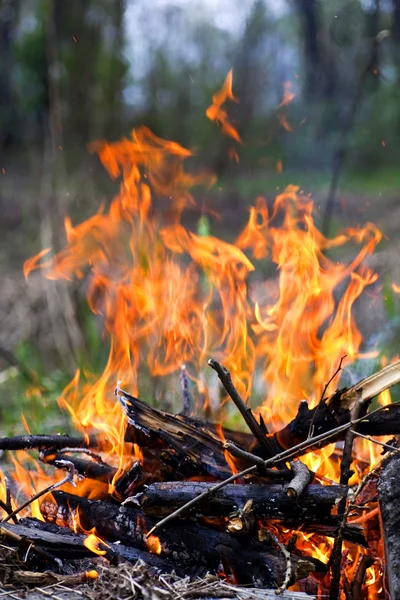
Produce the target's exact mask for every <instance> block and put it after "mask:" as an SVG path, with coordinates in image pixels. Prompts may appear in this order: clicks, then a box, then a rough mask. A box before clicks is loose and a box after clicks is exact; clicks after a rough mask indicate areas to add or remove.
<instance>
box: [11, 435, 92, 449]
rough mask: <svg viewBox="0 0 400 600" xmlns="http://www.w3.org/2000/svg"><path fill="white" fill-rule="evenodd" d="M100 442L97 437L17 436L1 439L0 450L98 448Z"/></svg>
mask: <svg viewBox="0 0 400 600" xmlns="http://www.w3.org/2000/svg"><path fill="white" fill-rule="evenodd" d="M99 444H100V440H99V438H98V437H96V436H90V437H88V436H84V437H71V436H68V435H17V436H15V437H6V438H0V450H32V449H33V448H48V449H54V450H56V449H57V450H61V449H62V448H65V447H74V448H76V447H80V448H87V447H96V446H99Z"/></svg>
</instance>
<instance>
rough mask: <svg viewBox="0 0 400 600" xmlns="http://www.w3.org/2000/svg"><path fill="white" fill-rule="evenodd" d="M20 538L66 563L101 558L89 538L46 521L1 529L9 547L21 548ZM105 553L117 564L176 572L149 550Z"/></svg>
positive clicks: (116, 548) (119, 548)
mask: <svg viewBox="0 0 400 600" xmlns="http://www.w3.org/2000/svg"><path fill="white" fill-rule="evenodd" d="M7 532H10V533H11V536H9V535H7ZM16 536H19V537H21V538H23V540H25V541H27V542H29V541H31V542H33V543H34V545H35V546H37V547H39V548H43V549H44V550H46V551H47V552H49V553H51V555H52V556H55V557H60V558H63V559H69V560H76V559H80V558H83V557H88V556H92V557H93V556H97V555H94V554H93V552H91V550H89V549H88V548H87V547H86V546H85V545H84V543H83V542H84V540H85V538H86V536H85V535H81V534H78V533H72V531H70V530H69V529H66V528H65V527H59V526H58V525H56V524H54V523H43V521H39V520H38V519H34V518H26V519H21V521H20V522H19V523H18V525H14V524H11V523H4V524H3V525H1V529H0V539H1V540H2V543H4V544H6V545H8V546H16V545H18V542H17V539H16ZM104 550H106V551H107V553H108V554H107V558H108V559H109V560H111V561H113V562H115V558H116V557H120V558H122V559H124V560H129V561H130V562H136V561H137V560H139V559H140V560H143V562H145V563H146V565H148V566H149V567H151V568H154V569H160V570H162V571H163V572H165V573H166V572H169V571H171V569H172V568H173V565H172V563H171V562H170V561H168V559H166V558H161V557H159V556H157V555H154V554H150V552H147V551H145V550H139V549H137V548H132V547H129V546H123V545H122V544H114V543H110V544H108V547H106V546H104Z"/></svg>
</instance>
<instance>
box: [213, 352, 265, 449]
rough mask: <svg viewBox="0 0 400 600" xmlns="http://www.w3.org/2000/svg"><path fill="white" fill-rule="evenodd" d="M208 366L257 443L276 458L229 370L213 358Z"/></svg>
mask: <svg viewBox="0 0 400 600" xmlns="http://www.w3.org/2000/svg"><path fill="white" fill-rule="evenodd" d="M208 364H209V365H210V367H211V368H212V369H214V371H215V372H216V373H217V375H218V377H219V379H220V381H221V383H222V385H223V386H224V388H225V390H226V391H227V393H228V394H229V396H230V397H231V398H232V400H233V402H234V404H235V406H236V408H237V409H238V410H239V412H240V414H241V415H242V417H243V419H244V420H245V422H246V424H247V426H248V428H249V429H250V431H251V433H252V434H253V435H254V437H255V438H256V440H257V442H258V443H259V444H260V446H262V447H263V448H264V449H265V450H266V451H267V453H268V456H275V454H276V450H275V448H274V446H273V444H272V442H271V441H270V440H269V439H268V438H267V437H266V435H265V433H264V432H263V430H262V429H261V427H260V425H259V424H258V423H257V421H256V418H255V416H254V415H253V412H252V410H251V408H250V407H249V406H247V404H246V403H245V402H244V401H243V400H242V398H241V397H240V395H239V392H238V391H237V389H236V388H235V386H234V385H233V382H232V377H231V374H230V373H229V371H228V369H226V368H225V367H223V366H222V365H220V364H219V362H217V361H216V360H214V359H213V358H210V360H209V361H208Z"/></svg>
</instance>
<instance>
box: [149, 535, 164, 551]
mask: <svg viewBox="0 0 400 600" xmlns="http://www.w3.org/2000/svg"><path fill="white" fill-rule="evenodd" d="M146 546H147V550H148V551H149V552H151V553H152V554H161V552H162V546H161V542H160V538H158V537H157V536H156V535H149V537H148V538H146Z"/></svg>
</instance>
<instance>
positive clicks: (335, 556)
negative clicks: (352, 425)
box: [329, 394, 365, 600]
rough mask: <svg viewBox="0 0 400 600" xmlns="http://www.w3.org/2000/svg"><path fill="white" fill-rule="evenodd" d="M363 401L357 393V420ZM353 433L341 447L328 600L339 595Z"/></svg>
mask: <svg viewBox="0 0 400 600" xmlns="http://www.w3.org/2000/svg"><path fill="white" fill-rule="evenodd" d="M364 405H365V402H363V401H362V400H361V394H358V398H357V401H356V403H355V405H354V408H353V410H352V413H351V416H352V418H353V419H354V420H357V419H358V417H359V415H360V413H361V411H362V409H363V408H364ZM354 438H355V435H354V433H353V429H349V430H348V431H347V433H346V437H345V440H344V448H343V457H342V461H341V463H340V483H341V485H345V486H347V490H346V493H345V494H344V496H343V498H342V499H341V500H340V502H339V505H338V516H339V518H340V519H341V522H340V526H339V530H338V535H337V537H336V539H335V542H334V545H333V549H332V554H331V556H330V559H329V560H330V563H331V574H332V576H331V588H330V591H329V598H330V600H337V598H339V596H340V593H339V591H340V573H341V568H340V567H341V560H342V546H343V532H344V528H345V526H346V521H347V517H348V514H349V508H348V509H347V510H346V503H347V496H348V493H349V487H348V486H349V480H350V478H351V476H352V475H353V471H352V470H351V469H350V466H351V463H352V462H353V442H354Z"/></svg>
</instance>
